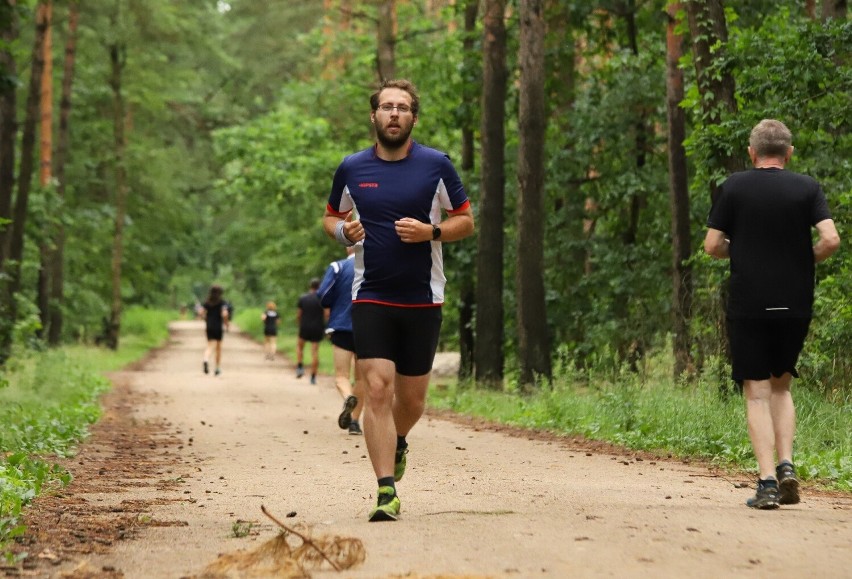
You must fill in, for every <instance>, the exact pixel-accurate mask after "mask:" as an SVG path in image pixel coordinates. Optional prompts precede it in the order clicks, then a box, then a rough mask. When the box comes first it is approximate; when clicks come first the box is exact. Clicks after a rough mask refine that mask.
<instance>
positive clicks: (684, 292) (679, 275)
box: [666, 2, 692, 379]
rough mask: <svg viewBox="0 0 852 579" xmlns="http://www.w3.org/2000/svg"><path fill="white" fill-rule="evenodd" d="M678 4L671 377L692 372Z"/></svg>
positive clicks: (671, 98)
mask: <svg viewBox="0 0 852 579" xmlns="http://www.w3.org/2000/svg"><path fill="white" fill-rule="evenodd" d="M680 10H681V3H680V2H672V3H671V4H669V5H668V6H667V7H666V14H667V16H668V22H667V25H666V119H667V121H668V123H667V125H668V135H667V136H668V152H669V155H668V163H669V202H670V207H671V212H672V332H673V334H674V340H673V343H672V353H673V355H674V377H675V379H677V378H679V377H680V376H681V375H682V374H683V373H684V372H686V371H687V370H690V369H691V368H692V353H691V345H692V341H691V338H690V334H689V322H690V319H691V318H692V267H691V266H690V265H689V257H690V255H691V253H692V239H691V235H690V223H689V186H688V177H687V170H686V168H687V165H686V149H685V148H684V146H683V142H684V140H685V139H686V114H685V112H684V110H683V109H682V108H681V107H680V103H681V101H683V97H684V89H683V71H682V70H681V69H680V67H679V66H678V63H679V61H680V58H681V56H683V38H682V37H681V36H680V35H679V34H678V33H677V32H676V28H677V26H678V25H679V24H680V22H679V21H678V20H677V15H678V12H680Z"/></svg>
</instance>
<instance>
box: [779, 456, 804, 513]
mask: <svg viewBox="0 0 852 579" xmlns="http://www.w3.org/2000/svg"><path fill="white" fill-rule="evenodd" d="M775 475H776V476H777V477H778V488H779V489H780V493H781V497H780V498H779V499H778V502H779V503H780V504H782V505H796V504H798V503H799V501H800V500H801V499H800V498H799V479H798V478H796V468H795V467H794V466H793V465H792V464H790V463H789V462H787V461H784V462H782V463H781V464H779V465H778V466H776V467H775Z"/></svg>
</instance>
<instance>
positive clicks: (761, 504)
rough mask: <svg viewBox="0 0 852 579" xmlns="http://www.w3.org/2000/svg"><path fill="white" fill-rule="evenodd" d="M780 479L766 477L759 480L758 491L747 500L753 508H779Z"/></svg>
mask: <svg viewBox="0 0 852 579" xmlns="http://www.w3.org/2000/svg"><path fill="white" fill-rule="evenodd" d="M779 495H780V493H779V492H778V481H776V480H775V479H771V478H769V479H766V480H759V481H757V492H756V493H755V494H754V496H753V497H751V498H750V499H748V500H747V501H746V504H747V505H748V506H750V507H751V508H753V509H777V508H778V501H779Z"/></svg>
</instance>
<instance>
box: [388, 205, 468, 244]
mask: <svg viewBox="0 0 852 579" xmlns="http://www.w3.org/2000/svg"><path fill="white" fill-rule="evenodd" d="M394 225H395V226H396V233H397V235H399V238H400V239H401V240H403V241H404V242H406V243H420V242H423V241H431V240H432V224H431V223H424V222H422V221H418V220H416V219H414V218H411V217H403V218H402V219H400V220H399V221H397V222H395V223H394ZM435 225H437V226H438V227H440V228H441V237H440V238H439V239H438V241H458V240H460V239H464V238H465V237H468V236H469V235H470V234H472V233H473V230H474V227H475V225H474V222H473V209H471V208H470V207H468V208H467V209H465V210H463V211H459V212H458V213H453V214H452V215H450V216H449V217H447V218H446V219H444V220H443V221H442V222H441V223H436V224H435Z"/></svg>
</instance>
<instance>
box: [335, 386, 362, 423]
mask: <svg viewBox="0 0 852 579" xmlns="http://www.w3.org/2000/svg"><path fill="white" fill-rule="evenodd" d="M356 406H358V399H357V398H356V397H355V396H353V395H352V394H350V395H349V396H347V397H346V400H344V401H343V412H341V413H340V416H338V417H337V425H338V426H339V427H340V428H343V429H344V430H345V429H347V428H349V425H350V424H352V411H353V410H355V407H356Z"/></svg>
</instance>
